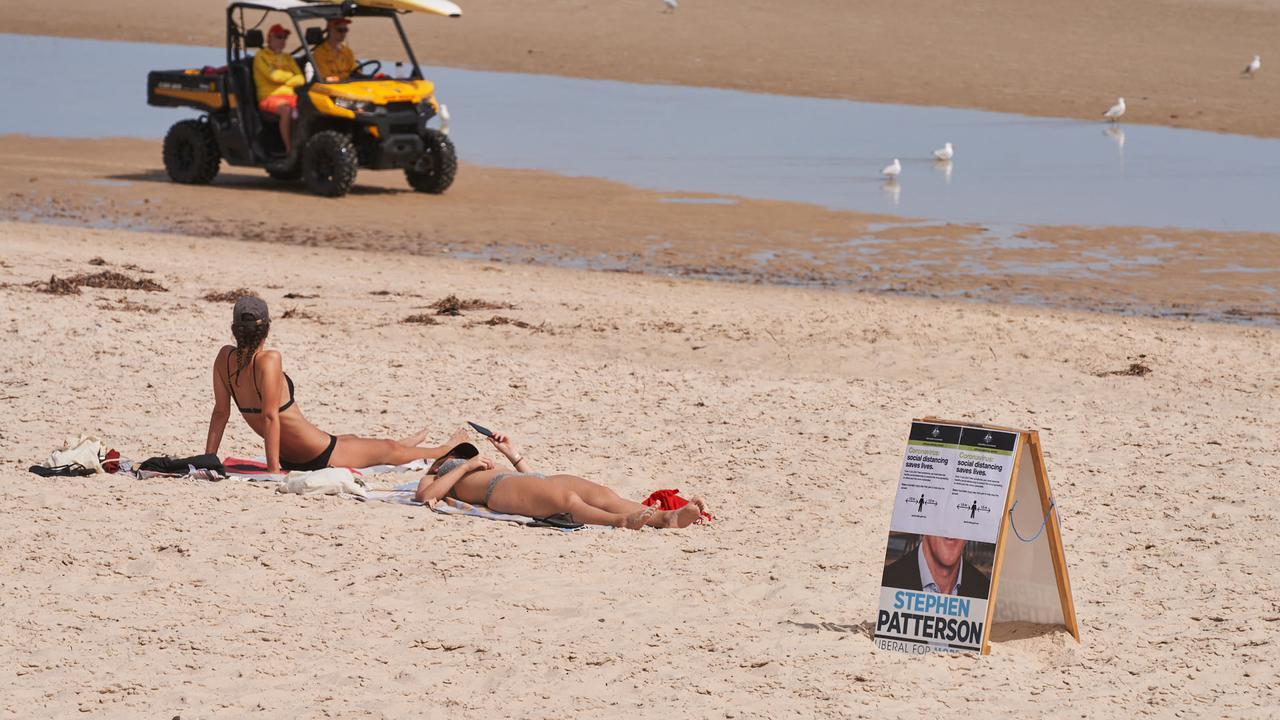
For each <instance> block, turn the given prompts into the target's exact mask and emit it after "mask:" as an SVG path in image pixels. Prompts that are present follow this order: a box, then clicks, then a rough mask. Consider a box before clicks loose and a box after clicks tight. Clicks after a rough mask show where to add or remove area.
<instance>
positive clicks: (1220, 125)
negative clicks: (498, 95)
mask: <svg viewBox="0 0 1280 720" xmlns="http://www.w3.org/2000/svg"><path fill="white" fill-rule="evenodd" d="M461 4H462V5H463V8H464V12H465V15H464V17H463V18H461V19H459V20H444V19H442V18H430V17H410V18H408V20H407V27H408V29H409V31H410V33H411V35H412V37H413V38H414V44H415V47H416V48H417V53H418V57H419V60H420V61H421V62H424V63H430V64H439V65H450V66H462V67H471V68H483V69H491V70H506V71H513V72H529V73H548V74H554V75H571V76H577V77H593V78H610V79H616V80H629V81H634V82H646V83H667V84H678V85H701V86H710V87H726V88H735V89H739V90H747V91H752V92H770V93H782V94H791V95H806V96H816V97H838V98H850V99H857V100H870V101H874V102H893V103H906V104H911V105H946V106H951V107H965V108H979V109H985V110H999V111H1004V112H1014V113H1021V114H1027V115H1039V116H1051V117H1073V118H1085V119H1096V118H1099V117H1100V116H1101V115H1102V113H1103V112H1104V111H1105V110H1106V109H1107V108H1109V107H1110V106H1111V104H1112V103H1114V102H1115V99H1116V97H1117V96H1123V97H1125V98H1126V99H1127V100H1128V102H1129V112H1128V114H1127V116H1126V120H1127V121H1130V122H1136V123H1150V124H1157V125H1169V126H1173V127H1187V128H1196V129H1201V130H1213V131H1219V132H1232V133H1244V134H1249V135H1260V136H1266V137H1277V136H1280V125H1277V124H1276V122H1275V121H1274V118H1275V117H1276V116H1277V115H1280V92H1277V88H1280V72H1273V71H1272V69H1274V68H1280V54H1271V53H1275V33H1274V28H1275V27H1276V26H1277V24H1280V4H1277V3H1274V2H1266V1H1265V0H1130V1H1128V2H1123V3H1117V2H1107V1H1106V0H1084V1H1079V0H1076V1H1072V0H1049V1H1042V2H1035V3H1026V2H1019V1H1018V0H983V1H982V2H974V3H964V4H960V5H957V4H956V3H952V2H946V1H945V0H926V1H923V2H912V3H875V2H838V1H833V0H792V1H791V2H786V3H764V2H731V1H729V0H688V1H687V2H684V3H682V5H681V7H680V10H679V11H678V12H676V13H671V14H664V13H663V12H662V8H663V6H662V2H661V1H660V0H626V1H625V2H616V1H615V2H601V1H598V0H585V1H579V2H565V1H562V0H556V1H553V2H541V3H529V2H521V0H483V2H476V3H470V4H468V3H465V2H464V3H461ZM222 7H223V5H222V4H220V3H207V2H204V0H171V1H170V2H164V3H155V2H149V1H147V0H113V1H112V2H108V3H86V2H84V0H45V2H40V3H16V4H14V6H13V7H9V8H6V9H5V18H6V21H7V22H6V25H5V32H14V33H27V34H37V35H61V36H67V37H92V38H105V39H119V40H141V41H149V42H163V43H186V44H199V45H212V46H222V45H223V42H224V30H223V28H224V25H223V17H224V16H223V14H222ZM358 37H359V36H358V34H357V35H355V36H354V38H353V42H354V40H355V39H357V38H358ZM361 50H362V51H364V52H367V53H370V54H376V53H377V52H379V51H383V50H385V49H384V48H379V47H378V46H377V45H376V44H374V45H372V46H371V45H369V44H368V43H366V45H365V46H364V47H362V48H361ZM1255 54H1261V55H1262V56H1263V70H1262V72H1261V74H1260V75H1259V76H1258V77H1257V78H1256V79H1254V80H1241V79H1239V77H1238V76H1239V73H1240V71H1241V70H1242V69H1243V68H1244V66H1245V64H1247V63H1248V62H1249V59H1250V58H1251V57H1253V55H1255ZM1270 58H1278V59H1277V60H1275V61H1274V62H1276V63H1278V64H1277V65H1271V64H1270V63H1271V62H1273V61H1272V60H1271V59H1270Z"/></svg>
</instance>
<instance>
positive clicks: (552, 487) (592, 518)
mask: <svg viewBox="0 0 1280 720" xmlns="http://www.w3.org/2000/svg"><path fill="white" fill-rule="evenodd" d="M637 506H638V507H639V508H640V509H639V510H637V511H635V512H610V511H608V510H604V509H602V508H599V507H596V506H595V505H592V504H591V503H588V502H586V501H585V500H583V499H582V497H581V496H580V495H578V493H576V492H573V491H571V490H568V489H566V488H565V487H564V486H562V485H558V484H556V483H552V482H548V481H546V480H544V479H542V478H536V477H529V476H524V477H520V476H516V477H510V478H507V479H506V480H504V481H502V482H501V483H499V484H498V485H497V487H495V488H494V490H493V495H492V496H491V497H490V498H489V509H490V510H493V511H495V512H506V513H517V514H520V515H529V516H530V517H545V516H547V515H555V514H556V513H565V512H567V513H569V514H570V515H572V516H573V519H574V520H577V521H578V522H583V523H588V524H591V525H610V526H612V527H625V528H629V529H631V530H639V529H640V528H642V527H644V525H645V523H647V522H649V521H650V520H652V518H653V516H654V515H655V514H656V511H655V510H654V509H653V508H646V507H644V506H643V505H639V504H638V503H637Z"/></svg>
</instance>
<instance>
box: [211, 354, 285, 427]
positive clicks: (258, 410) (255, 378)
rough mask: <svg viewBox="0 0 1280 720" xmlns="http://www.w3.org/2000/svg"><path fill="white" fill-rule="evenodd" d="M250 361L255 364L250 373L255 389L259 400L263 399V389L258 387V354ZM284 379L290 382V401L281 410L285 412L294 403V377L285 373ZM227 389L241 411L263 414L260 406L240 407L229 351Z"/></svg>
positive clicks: (250, 413) (249, 413)
mask: <svg viewBox="0 0 1280 720" xmlns="http://www.w3.org/2000/svg"><path fill="white" fill-rule="evenodd" d="M250 362H251V363H252V364H253V367H252V369H251V370H250V374H251V375H252V376H253V389H254V390H257V392H258V400H259V401H261V400H262V389H261V388H259V387H258V373H257V369H258V356H257V355H256V354H255V355H254V356H253V360H251V361H250ZM284 380H285V382H287V383H289V402H287V403H285V404H283V405H281V406H280V412H284V411H285V410H288V409H289V406H290V405H292V404H293V378H291V377H289V373H285V374H284ZM227 390H229V391H230V392H231V399H232V400H233V401H234V402H235V404H236V407H237V408H240V412H242V413H245V414H248V415H260V414H262V408H260V407H256V408H247V407H240V401H239V400H238V399H237V398H236V389H235V388H234V387H232V385H231V353H227Z"/></svg>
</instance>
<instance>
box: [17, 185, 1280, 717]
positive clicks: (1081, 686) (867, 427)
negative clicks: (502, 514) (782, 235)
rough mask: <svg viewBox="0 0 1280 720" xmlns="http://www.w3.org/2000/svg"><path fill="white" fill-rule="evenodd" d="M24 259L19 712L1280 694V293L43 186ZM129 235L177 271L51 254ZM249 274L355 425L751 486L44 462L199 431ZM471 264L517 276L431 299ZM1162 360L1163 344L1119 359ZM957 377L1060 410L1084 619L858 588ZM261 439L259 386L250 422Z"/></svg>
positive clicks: (1126, 701) (699, 711)
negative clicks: (100, 443)
mask: <svg viewBox="0 0 1280 720" xmlns="http://www.w3.org/2000/svg"><path fill="white" fill-rule="evenodd" d="M43 182H47V180H40V181H39V182H38V183H36V184H40V183H43ZM205 192H206V193H207V192H209V191H205ZM155 202H162V200H161V199H160V198H159V197H157V198H156V199H153V203H155ZM424 214H425V213H424ZM0 258H3V261H0V298H3V302H2V303H0V332H3V333H4V336H5V342H4V345H3V346H4V348H6V349H5V351H3V352H0V408H2V409H3V412H4V417H5V418H7V419H8V420H7V421H6V422H0V444H2V445H3V447H5V449H6V458H5V460H4V462H3V463H0V498H2V499H3V501H4V503H5V522H4V523H2V524H0V543H3V545H4V547H5V548H6V549H7V551H6V552H5V553H3V554H2V555H0V597H3V598H4V602H3V603H0V626H3V627H4V628H6V629H5V631H4V632H3V633H0V657H4V658H6V665H5V667H6V669H7V672H6V673H5V674H4V675H3V676H0V717H15V718H17V717H23V718H25V717H33V716H39V717H70V716H78V715H79V714H81V713H85V714H89V715H90V716H96V715H98V714H102V715H104V716H110V717H173V716H181V717H183V718H222V717H226V718H241V717H245V716H247V715H251V714H256V715H261V716H263V717H319V716H326V715H327V716H339V717H348V718H352V717H360V718H403V717H411V716H415V717H416V716H428V717H430V716H433V715H439V716H447V717H451V718H486V719H487V718H492V717H497V716H502V715H520V716H537V717H542V716H555V717H575V716H601V715H610V716H612V715H621V714H628V715H635V716H638V717H656V716H659V715H661V716H664V717H665V716H670V715H672V714H676V715H681V716H691V717H729V716H730V715H732V716H733V717H824V718H825V717H831V718H835V717H888V716H924V715H932V716H938V715H943V714H947V715H951V714H956V713H973V712H974V711H975V709H979V708H980V709H981V712H983V713H984V714H988V715H993V716H1011V717H1012V716H1017V717H1030V716H1036V715H1039V714H1043V713H1044V711H1045V708H1053V712H1055V713H1057V714H1062V715H1071V716H1078V717H1084V718H1111V717H1116V716H1125V717H1136V716H1148V715H1150V716H1156V717H1166V716H1174V715H1177V714H1180V713H1190V714H1193V715H1197V716H1214V717H1255V718H1256V717H1266V716H1268V715H1269V714H1270V713H1271V712H1272V711H1273V710H1274V708H1275V707H1276V705H1277V704H1278V703H1280V695H1278V694H1277V687H1280V684H1277V680H1278V679H1280V678H1277V672H1276V671H1277V663H1276V661H1275V659H1274V657H1272V653H1271V645H1272V644H1273V642H1274V641H1273V639H1272V638H1273V635H1274V631H1275V624H1276V622H1277V621H1278V620H1280V612H1278V609H1280V594H1277V588H1276V585H1275V583H1273V582H1271V581H1270V578H1271V577H1272V572H1271V571H1272V570H1275V569H1276V567H1277V563H1278V562H1280V560H1278V559H1277V556H1276V554H1275V552H1274V551H1272V550H1269V549H1268V545H1267V544H1266V543H1265V542H1262V541H1260V540H1258V539H1259V538H1266V537H1269V536H1270V534H1271V532H1272V530H1273V528H1274V526H1275V523H1276V521H1277V509H1276V506H1275V503H1274V499H1273V498H1274V491H1273V485H1274V480H1275V478H1276V477H1277V476H1278V473H1280V464H1278V462H1277V459H1276V455H1275V453H1274V452H1273V446H1274V438H1275V436H1276V435H1277V433H1280V421H1278V420H1277V417H1280V414H1278V413H1277V412H1276V409H1277V407H1276V401H1275V398H1276V395H1277V393H1278V392H1280V382H1278V381H1277V376H1276V374H1275V372H1274V368H1275V367H1276V363H1277V360H1278V359H1280V358H1277V356H1276V347H1277V344H1276V342H1275V339H1276V331H1274V330H1269V329H1261V328H1248V327H1239V326H1230V325H1223V324H1203V323H1201V324H1193V323H1188V322H1182V321H1172V320H1155V319H1146V318H1123V317H1116V316H1107V315H1097V314H1085V313H1074V312H1063V311H1054V310H1044V309H1033V308H1019V307H998V306H975V305H972V304H965V303H954V302H948V301H941V300H918V299H912V298H889V297H877V296H870V295H852V294H838V293H831V292H822V291H815V290H808V289H801V288H779V287H749V286H743V285H734V284H727V283H710V282H702V281H695V280H677V279H667V278H657V277H648V276H638V275H618V274H613V273H602V272H588V271H582V270H570V269H561V268H545V267H524V266H516V265H506V264H502V265H499V264H493V263H488V262H483V261H458V260H453V259H448V258H440V257H426V256H415V255H408V256H406V255H405V254H402V253H394V254H387V253H382V252H377V251H369V252H356V251H352V250H348V249H340V248H318V247H298V246H294V245H286V244H280V243H261V242H239V241H232V240H224V239H219V238H196V237H192V236H181V235H166V234H160V233H131V232H125V231H119V230H116V231H106V230H88V229H84V228H74V227H51V226H48V225H26V224H11V223H0ZM94 258H101V261H100V262H101V263H103V264H96V265H95V264H90V263H91V260H92V259H94ZM104 269H106V270H115V271H119V272H123V273H125V274H127V275H130V276H133V277H146V278H149V279H152V280H154V281H157V282H159V283H160V284H162V285H164V286H165V287H166V288H168V291H167V292H151V293H147V292H140V291H118V290H95V289H90V288H86V289H85V290H84V292H83V294H81V295H77V296H53V295H47V294H43V293H40V292H37V291H35V290H33V289H31V288H29V287H27V283H29V282H33V281H39V280H47V279H48V278H49V276H50V275H53V274H57V275H59V276H64V277H65V276H67V275H70V274H73V273H78V272H96V271H99V270H104ZM239 286H249V287H255V288H258V289H259V290H260V291H261V292H263V293H264V296H265V297H266V298H267V300H268V301H269V302H270V303H271V307H272V311H273V314H274V315H275V317H276V318H277V320H276V322H275V324H274V325H273V327H272V336H271V340H270V344H271V345H272V346H273V347H277V348H279V349H281V350H282V352H283V353H284V358H285V367H286V369H287V370H288V371H289V373H290V375H291V376H292V377H293V378H294V379H295V382H296V383H297V391H298V394H297V398H298V403H299V407H300V408H301V409H302V410H303V412H304V413H306V415H307V417H308V418H310V419H311V420H313V421H314V422H316V423H317V424H319V425H320V426H321V427H323V428H326V429H328V430H330V431H332V432H359V433H368V434H381V435H397V436H398V435H403V434H407V433H408V432H411V431H413V430H416V429H417V428H419V427H422V426H423V425H424V424H425V425H429V426H432V427H435V428H438V429H439V433H444V432H447V430H448V429H450V428H452V427H454V426H456V425H457V424H459V423H461V422H462V421H464V420H476V421H479V422H482V423H483V424H486V425H489V426H491V427H494V428H498V429H504V430H510V431H512V432H515V433H518V435H519V437H520V438H521V439H522V440H524V442H525V448H526V451H527V452H526V456H527V457H531V458H532V462H534V463H535V464H536V465H537V466H551V467H555V468H560V469H571V470H576V471H579V472H582V473H583V474H585V475H587V476H589V477H596V478H601V479H604V480H607V481H608V482H609V483H610V484H611V485H613V486H615V487H616V488H618V489H619V491H620V492H622V493H623V494H625V495H627V496H630V497H641V496H643V495H644V494H646V493H648V492H649V491H650V490H653V489H655V488H658V487H677V488H679V489H681V490H682V491H683V492H684V493H685V494H688V495H692V494H700V495H703V496H704V497H706V498H707V500H708V502H709V503H711V508H712V511H713V512H715V513H716V515H717V520H716V522H715V523H713V524H712V525H710V526H707V527H695V528H691V529H689V530H685V531H669V532H668V531H650V530H646V531H644V532H639V533H632V532H624V531H615V532H589V533H579V534H572V535H563V534H560V533H557V532H553V531H539V530H531V529H525V528H517V527H513V526H507V525H502V524H498V523H491V522H487V521H481V520H470V519H465V518H450V517H443V516H436V515H433V514H431V513H429V512H427V511H425V510H423V509H420V508H408V507H403V506H386V505H362V504H360V503H357V502H355V501H350V500H339V499H333V498H299V497H296V496H279V495H276V494H274V493H272V492H270V491H268V490H263V489H260V488H256V487H250V486H247V485H244V484H238V483H233V482H224V483H218V484H211V483H198V482H184V481H176V480H151V481H136V480H127V479H123V478H118V477H101V476H99V477H91V478H85V479H68V478H57V479H50V480H42V479H38V478H36V477H35V476H34V475H31V474H29V473H27V471H26V466H27V465H28V464H30V463H31V462H35V461H37V460H39V459H40V458H42V457H43V456H44V455H45V454H47V453H48V451H49V450H50V449H51V448H52V447H53V445H54V444H55V443H57V442H58V441H59V440H60V439H61V438H62V437H63V436H65V435H67V434H69V433H74V432H89V433H93V434H96V435H99V436H100V437H102V438H104V439H105V440H106V441H107V442H108V443H109V444H111V445H112V446H114V447H116V448H119V449H121V450H122V451H124V452H125V454H126V455H128V456H132V457H135V458H141V457H145V456H147V455H150V454H152V453H157V454H158V453H175V454H186V453H188V452H194V451H196V450H198V449H199V447H200V446H201V444H202V443H203V438H204V433H205V423H206V422H207V419H208V413H209V410H210V407H211V400H210V397H209V396H210V392H209V380H208V374H209V363H210V362H211V358H212V356H213V354H214V352H215V351H216V348H217V347H218V346H219V345H220V344H222V343H223V342H224V341H225V340H226V336H227V334H228V333H227V323H228V321H229V317H228V316H229V309H228V307H227V305H226V304H221V303H211V302H206V301H204V300H202V299H201V297H202V296H203V295H204V294H205V293H207V292H209V291H211V290H228V289H231V288H234V287H239ZM449 293H457V294H459V295H461V296H463V297H478V298H481V299H486V300H490V301H502V302H509V303H513V304H514V305H515V307H514V308H513V309H510V310H501V311H484V312H470V313H466V314H464V315H463V316H461V317H441V318H439V321H440V324H438V325H431V326H422V325H410V324H405V323H404V322H402V321H403V319H404V318H405V317H406V316H408V315H410V314H413V313H421V312H429V310H427V309H426V306H427V305H428V304H429V303H431V302H432V301H433V300H436V299H438V298H440V297H442V296H444V295H446V294H449ZM290 294H292V295H293V296H294V297H286V296H287V295H290ZM288 311H291V312H289V315H290V317H288V318H286V317H285V314H286V312H288ZM493 315H501V316H504V317H509V318H510V319H513V320H518V321H521V322H524V323H527V324H528V325H529V327H528V328H521V327H518V326H516V325H513V324H491V317H492V316H493ZM1134 362H1140V363H1143V364H1145V365H1146V366H1148V367H1150V368H1151V372H1150V373H1149V374H1147V375H1145V376H1140V377H1139V376H1128V375H1124V374H1119V375H1117V374H1112V373H1114V372H1115V371H1120V370H1124V369H1125V368H1128V367H1129V366H1130V365H1131V363H1134ZM927 414H936V415H940V416H945V417H953V418H956V419H975V420H988V421H999V422H1002V423H1006V424H1009V425H1016V426H1026V427H1034V428H1038V429H1040V431H1041V433H1042V436H1043V438H1044V442H1045V447H1046V449H1047V451H1048V466H1049V472H1050V474H1051V479H1052V481H1053V484H1054V489H1055V495H1056V499H1057V503H1058V508H1059V513H1060V516H1061V518H1062V523H1063V530H1064V539H1065V543H1066V552H1067V558H1068V562H1069V565H1070V571H1071V580H1072V585H1073V587H1074V591H1075V603H1076V607H1077V609H1078V613H1079V618H1080V624H1081V634H1082V637H1083V643H1082V644H1076V643H1075V642H1074V641H1073V640H1071V639H1070V638H1069V637H1067V636H1066V635H1065V634H1064V633H1062V632H1061V631H1052V630H1049V629H1046V628H1037V627H1023V626H1015V627H1003V626H1000V627H997V629H995V630H994V632H995V637H996V638H997V642H996V643H995V644H994V649H993V652H992V654H991V655H990V656H988V657H985V658H977V657H972V656H966V657H955V658H944V657H928V658H922V659H916V658H904V657H902V656H899V655H896V654H890V653H883V652H877V651H875V650H874V646H873V644H872V642H871V640H870V639H869V638H868V637H867V636H866V635H865V634H864V633H863V631H862V630H861V628H862V626H863V623H866V622H868V621H870V620H871V619H872V617H873V614H874V611H875V607H876V597H877V587H878V581H879V571H880V565H881V563H882V559H883V548H884V542H885V534H886V529H887V527H888V523H889V516H890V510H891V508H890V505H891V504H892V498H893V490H894V482H895V479H896V477H897V472H898V468H899V465H900V463H901V452H902V448H903V443H904V442H905V436H906V431H907V429H908V423H909V421H910V419H911V418H912V417H913V416H921V415H927ZM259 447H260V445H259V444H258V441H257V438H256V437H255V436H254V435H253V434H252V432H251V431H250V430H249V429H248V427H247V426H246V425H245V424H244V423H243V421H241V420H240V419H239V418H233V419H232V422H231V424H230V425H229V426H228V432H227V435H226V439H225V441H224V445H223V450H224V451H225V452H228V453H240V454H245V453H253V452H256V451H258V448H259ZM78 711H79V712H78Z"/></svg>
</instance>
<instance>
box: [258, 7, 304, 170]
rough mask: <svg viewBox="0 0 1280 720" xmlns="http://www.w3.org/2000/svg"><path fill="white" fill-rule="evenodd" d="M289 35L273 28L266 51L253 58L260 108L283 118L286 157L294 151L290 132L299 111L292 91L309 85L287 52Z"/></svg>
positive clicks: (275, 26)
mask: <svg viewBox="0 0 1280 720" xmlns="http://www.w3.org/2000/svg"><path fill="white" fill-rule="evenodd" d="M289 35H290V33H289V29H288V28H286V27H285V26H283V25H280V24H278V23H277V24H275V25H272V26H271V29H270V30H268V31H267V47H265V48H262V49H261V50H259V51H258V54H257V55H255V56H254V58H253V84H254V85H255V86H256V87H257V88H258V108H259V109H261V110H262V111H263V112H269V113H272V114H274V115H279V116H280V137H282V138H284V151H285V154H289V153H290V152H291V151H292V149H293V143H292V140H291V137H292V134H291V133H290V132H289V128H290V125H291V124H292V121H293V113H294V110H295V109H296V108H297V107H298V96H297V95H295V94H294V92H293V89H294V88H296V87H298V86H299V85H302V84H303V83H304V82H306V80H305V79H304V78H303V77H302V70H300V69H299V68H298V63H296V62H294V61H293V56H292V55H290V54H289V53H287V52H285V51H284V44H285V42H287V41H288V39H289Z"/></svg>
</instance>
